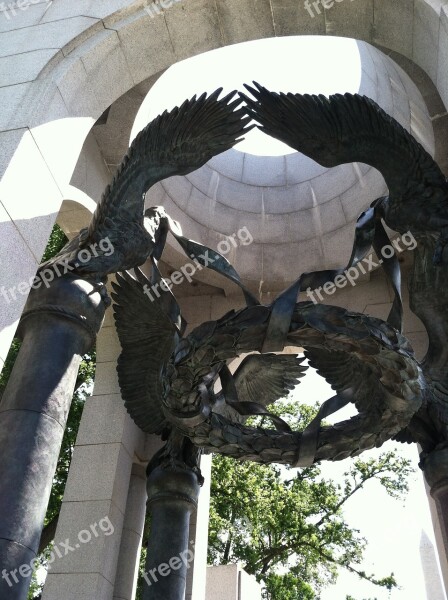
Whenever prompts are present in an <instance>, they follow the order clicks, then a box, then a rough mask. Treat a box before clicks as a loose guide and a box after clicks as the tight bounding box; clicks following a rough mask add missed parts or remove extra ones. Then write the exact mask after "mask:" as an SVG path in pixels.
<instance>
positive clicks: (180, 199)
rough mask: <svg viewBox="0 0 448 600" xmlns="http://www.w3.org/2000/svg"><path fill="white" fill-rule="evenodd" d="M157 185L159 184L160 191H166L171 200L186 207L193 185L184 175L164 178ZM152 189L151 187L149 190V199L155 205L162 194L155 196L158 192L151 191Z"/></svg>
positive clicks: (181, 206)
mask: <svg viewBox="0 0 448 600" xmlns="http://www.w3.org/2000/svg"><path fill="white" fill-rule="evenodd" d="M157 186H160V187H159V190H160V192H162V191H164V192H166V193H167V194H168V195H169V197H170V198H171V200H173V202H175V203H176V204H177V205H178V206H179V207H180V208H185V207H186V205H187V203H188V200H189V198H190V196H191V192H192V191H193V185H192V184H191V183H190V182H189V181H188V179H187V178H186V177H183V176H178V177H170V178H169V179H165V181H164V182H163V183H161V184H157ZM154 187H156V186H154ZM153 189H154V188H151V191H150V192H149V194H150V195H151V201H152V202H154V204H155V205H159V204H161V203H162V201H163V200H162V198H163V196H160V197H159V196H156V194H157V193H158V192H157V191H154V192H153Z"/></svg>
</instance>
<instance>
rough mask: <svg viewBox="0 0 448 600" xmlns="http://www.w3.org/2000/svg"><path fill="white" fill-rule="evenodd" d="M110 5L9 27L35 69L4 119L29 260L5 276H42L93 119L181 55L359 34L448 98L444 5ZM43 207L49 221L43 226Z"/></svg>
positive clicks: (8, 179) (9, 185)
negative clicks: (39, 269) (152, 10)
mask: <svg viewBox="0 0 448 600" xmlns="http://www.w3.org/2000/svg"><path fill="white" fill-rule="evenodd" d="M360 1H361V0H360ZM107 4H108V6H107V7H105V6H103V4H102V3H101V4H99V5H98V6H96V7H95V6H94V3H91V5H89V6H88V7H87V8H85V9H84V10H83V13H84V14H83V15H82V16H81V15H79V14H77V13H76V8H75V9H74V8H73V5H69V3H67V2H64V1H63V0H61V1H60V2H55V3H54V6H53V7H50V8H49V9H48V10H43V9H45V8H48V7H39V6H37V7H36V6H33V7H29V8H28V10H29V11H30V12H25V11H23V13H20V12H19V13H18V16H15V19H21V20H22V25H21V26H20V25H17V23H18V21H16V22H15V24H14V22H13V23H12V25H11V30H10V31H8V32H7V34H6V37H7V39H6V38H5V41H6V42H7V43H6V47H7V48H8V50H5V51H4V54H6V55H8V52H9V54H10V56H7V58H8V59H10V60H11V61H12V60H14V58H15V53H17V54H19V53H20V56H21V57H22V58H21V59H20V60H23V61H24V67H26V68H25V71H26V76H24V77H23V78H22V79H26V82H22V80H21V78H20V74H19V75H17V74H16V73H12V74H11V76H10V80H9V81H7V82H6V83H10V85H11V88H10V90H9V91H10V102H9V103H8V108H9V110H8V111H5V114H4V115H3V117H2V123H1V124H0V126H1V127H2V129H3V132H4V134H3V141H4V143H5V144H6V152H5V155H4V158H3V161H2V165H0V167H1V170H2V171H3V173H2V175H3V179H2V182H1V184H0V192H1V195H2V202H3V207H2V211H3V213H4V221H5V223H6V224H7V225H8V224H10V225H11V227H10V228H9V229H10V231H9V232H8V233H7V239H9V240H10V243H11V244H14V243H17V244H18V245H21V246H22V247H23V248H22V252H21V256H22V257H23V258H22V260H21V261H18V260H17V261H13V262H12V263H11V264H10V265H9V270H8V272H7V274H6V275H7V277H6V279H7V282H6V283H11V284H14V281H15V280H16V279H17V272H16V271H17V269H18V268H20V269H21V270H22V272H23V271H26V275H27V276H28V274H29V275H32V273H33V272H34V271H35V268H36V266H37V262H38V259H37V256H38V255H39V252H41V251H42V250H43V247H44V244H45V240H46V239H48V234H49V231H50V228H51V225H52V223H53V222H54V219H55V217H56V214H57V213H58V211H59V208H60V205H61V202H62V200H63V196H62V194H61V189H63V188H64V187H65V186H66V185H67V184H68V182H69V178H70V176H71V174H72V172H73V170H74V168H75V165H76V161H77V159H78V157H79V154H80V151H81V148H82V145H83V143H84V141H85V139H86V137H87V135H88V133H89V131H90V130H91V127H92V125H93V124H94V123H95V121H96V120H97V119H98V118H99V117H100V116H101V114H102V113H103V112H104V111H105V110H106V109H107V108H108V107H109V106H110V105H111V104H112V103H113V102H114V101H115V100H116V99H117V98H118V97H119V96H120V95H122V94H123V93H125V92H127V91H128V90H129V89H131V88H132V87H134V86H135V85H137V84H139V83H140V82H142V81H144V80H145V79H147V78H148V77H150V76H151V75H154V74H155V73H158V72H160V71H161V70H162V69H165V68H167V67H168V66H170V65H171V64H173V63H174V62H177V61H179V60H183V59H185V58H188V57H191V56H194V55H196V54H199V53H202V52H205V51H208V50H211V49H214V48H218V47H221V46H224V45H229V44H235V43H238V42H243V41H248V40H253V39H260V38H264V37H273V36H285V35H306V34H312V35H340V36H345V37H353V38H356V39H361V40H364V41H367V42H370V43H373V44H376V45H380V46H382V47H385V48H389V49H390V50H393V51H397V52H400V53H401V54H403V55H404V56H407V57H408V58H410V59H412V60H414V61H415V62H416V63H417V64H419V65H420V66H422V67H423V68H424V70H425V71H426V72H427V73H428V74H429V75H430V77H431V78H432V80H433V81H434V83H435V84H436V86H437V87H438V89H439V92H440V94H441V96H442V98H443V99H444V101H445V104H447V105H448V75H447V74H446V73H445V70H444V69H443V64H444V57H445V56H446V54H447V52H448V21H447V17H448V12H447V8H446V6H443V3H442V2H441V1H440V0H436V2H434V1H432V2H431V3H430V2H429V0H415V2H413V3H410V2H406V1H405V0H400V2H393V3H392V2H385V1H384V0H362V3H361V5H359V2H358V3H357V5H356V7H355V6H354V5H352V4H351V3H349V2H348V1H347V2H340V3H331V2H329V3H328V2H327V3H326V5H327V6H329V8H327V9H323V8H321V9H320V10H316V11H315V13H316V14H314V16H311V15H310V14H309V13H307V11H306V8H305V6H304V5H302V4H301V3H287V4H286V3H285V2H283V1H281V0H269V1H268V0H261V1H260V2H257V3H254V2H253V0H241V1H240V2H238V3H235V2H231V1H230V0H228V1H226V2H220V3H209V2H206V1H205V0H183V1H179V2H176V3H174V4H173V6H172V7H171V8H169V9H166V10H165V11H164V12H163V14H160V15H156V16H152V17H151V16H150V15H149V14H148V13H147V12H146V11H145V10H144V7H145V6H147V5H146V2H141V1H138V2H130V1H129V0H121V1H118V0H117V2H113V3H107ZM330 4H331V6H330ZM114 9H115V10H114ZM38 10H43V14H42V15H40V17H39V18H38V19H37V20H36V21H35V23H36V24H34V22H33V21H32V20H31V17H32V15H33V14H34V13H32V11H38ZM39 14H40V13H39ZM30 20H31V22H32V23H33V24H32V25H31V26H30V25H29V23H30ZM11 21H12V19H11ZM13 27H18V28H17V29H13ZM148 31H150V35H148ZM409 32H412V33H411V35H409ZM50 38H52V42H53V44H52V47H53V48H55V50H54V51H50V50H46V51H45V48H43V47H42V46H43V45H44V46H48V45H50V44H49V43H48V42H50ZM42 40H45V42H44V44H43V43H42ZM11 49H12V53H11ZM25 54H28V56H26V57H25V58H24V55H25ZM28 59H30V60H29V61H28ZM36 74H38V76H37V78H36ZM13 88H14V89H13ZM5 90H7V88H3V91H5ZM30 161H31V162H32V163H33V164H34V165H36V169H37V168H38V167H39V182H38V185H37V186H36V182H33V184H34V185H32V183H31V182H30V181H28V180H27V178H23V176H22V175H21V174H22V172H23V170H25V169H27V168H29V165H30ZM36 188H37V189H38V191H39V192H40V193H41V194H42V196H45V198H46V201H42V204H40V203H38V202H35V203H34V209H33V210H30V211H29V215H27V220H28V221H29V223H25V224H20V223H19V224H18V225H17V221H16V217H17V210H16V208H15V207H19V206H23V204H24V198H29V197H30V194H31V191H33V192H34V193H35V192H36ZM42 212H45V213H46V214H47V215H48V218H47V219H45V220H44V221H43V222H41V221H38V222H34V219H36V218H37V217H38V215H39V214H42ZM17 230H18V231H17ZM0 260H1V257H0ZM22 308H23V304H21V303H17V305H16V306H14V307H13V308H11V314H10V315H9V316H8V321H9V323H11V321H12V322H13V324H14V323H16V322H17V319H18V317H19V315H20V313H21V311H22ZM2 324H3V323H2ZM13 330H14V327H13V326H11V327H9V328H7V331H6V333H5V332H4V335H3V337H2V348H1V350H2V352H1V355H2V357H4V354H5V352H6V350H7V348H8V346H9V341H10V339H11V337H12V334H13Z"/></svg>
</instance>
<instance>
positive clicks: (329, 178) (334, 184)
mask: <svg viewBox="0 0 448 600" xmlns="http://www.w3.org/2000/svg"><path fill="white" fill-rule="evenodd" d="M356 182H357V176H356V173H355V170H354V169H353V167H352V165H351V164H348V165H339V166H338V167H335V168H333V169H330V170H328V171H327V172H326V173H323V174H322V175H319V176H318V177H315V178H314V179H313V180H312V181H310V184H311V187H312V190H313V191H314V193H315V195H316V201H317V204H324V203H325V202H328V201H329V200H332V199H333V198H334V197H335V196H338V195H339V194H343V193H344V192H345V191H347V190H348V189H349V188H351V187H352V186H353V185H354V184H355V183H356Z"/></svg>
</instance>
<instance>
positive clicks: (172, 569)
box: [143, 465, 200, 600]
mask: <svg viewBox="0 0 448 600" xmlns="http://www.w3.org/2000/svg"><path fill="white" fill-rule="evenodd" d="M147 489H148V503H149V510H150V513H151V531H150V536H149V543H148V554H147V561H146V569H145V574H144V584H143V585H144V591H143V600H167V599H168V598H169V600H184V598H185V589H186V578H187V570H188V567H189V565H190V564H191V562H192V561H193V558H194V552H193V551H192V550H191V549H189V529H190V515H191V513H192V512H193V510H194V509H195V508H196V507H197V502H198V496H199V489H200V488H199V482H198V478H197V475H196V474H195V473H194V472H193V471H192V470H190V469H188V468H181V467H176V466H174V465H173V466H170V467H161V466H158V467H156V468H155V469H153V470H152V471H151V472H150V473H149V475H148V488H147Z"/></svg>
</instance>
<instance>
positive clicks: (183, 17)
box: [163, 0, 223, 60]
mask: <svg viewBox="0 0 448 600" xmlns="http://www.w3.org/2000/svg"><path fill="white" fill-rule="evenodd" d="M163 16H164V19H165V22H166V26H167V28H168V32H169V37H170V41H171V42H170V43H171V47H172V48H174V53H175V56H176V58H177V60H183V59H185V58H189V57H190V56H196V55H197V54H201V53H202V52H207V51H208V50H213V49H214V48H219V47H220V46H222V45H223V38H222V34H221V30H220V22H219V16H218V11H217V8H216V3H210V2H208V1H207V0H188V2H179V3H178V4H175V5H173V6H172V7H171V8H170V9H168V10H166V11H165V12H164V15H163Z"/></svg>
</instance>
